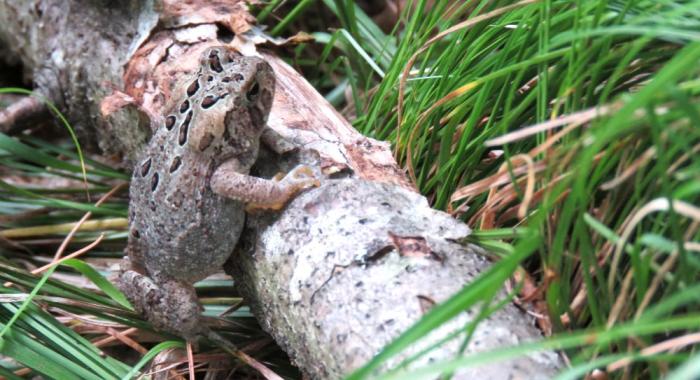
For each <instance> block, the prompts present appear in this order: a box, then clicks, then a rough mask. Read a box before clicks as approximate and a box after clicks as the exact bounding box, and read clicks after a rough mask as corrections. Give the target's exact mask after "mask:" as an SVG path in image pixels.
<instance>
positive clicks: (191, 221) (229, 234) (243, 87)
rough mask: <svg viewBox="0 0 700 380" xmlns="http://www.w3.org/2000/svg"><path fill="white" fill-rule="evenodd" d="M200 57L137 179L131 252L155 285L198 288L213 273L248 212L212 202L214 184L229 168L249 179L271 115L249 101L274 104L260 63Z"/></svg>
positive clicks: (215, 53)
mask: <svg viewBox="0 0 700 380" xmlns="http://www.w3.org/2000/svg"><path fill="white" fill-rule="evenodd" d="M203 57H204V58H203V60H202V65H201V67H200V69H199V71H198V72H197V74H196V75H195V76H194V77H193V78H192V79H191V81H186V82H185V85H184V86H183V88H176V89H175V90H174V91H175V93H174V95H175V97H174V98H176V99H180V100H179V101H178V102H176V103H174V104H172V105H171V106H170V108H169V112H168V113H166V116H165V118H164V119H163V120H162V121H161V122H160V125H158V126H157V129H156V130H155V132H154V136H153V138H152V139H151V142H150V144H149V146H148V148H147V149H146V152H145V154H144V157H143V158H142V160H141V161H140V163H139V165H137V167H136V168H135V170H134V174H133V176H132V183H131V187H130V205H129V214H130V215H129V219H130V226H131V231H130V235H129V247H128V249H129V250H130V257H131V259H132V261H134V264H136V265H138V266H141V267H143V268H145V269H146V271H147V272H148V273H149V274H150V275H151V276H152V277H156V276H159V275H164V276H167V277H170V278H176V279H178V280H181V281H186V282H193V281H197V280H200V279H202V278H204V277H206V276H207V275H209V274H211V273H213V272H215V271H216V270H218V269H219V268H221V265H222V264H223V263H224V261H225V260H226V259H227V258H228V256H229V255H230V253H231V251H232V250H233V248H234V246H235V244H236V242H237V240H238V237H239V235H240V232H241V229H242V226H243V222H244V209H243V208H244V206H243V204H242V203H241V202H239V201H235V200H231V199H227V198H224V197H220V196H218V195H216V194H214V193H213V192H212V190H211V188H210V186H209V181H210V178H211V176H212V173H213V172H214V170H215V169H216V168H217V167H218V166H219V165H220V164H221V163H223V162H224V161H227V160H232V159H233V160H236V161H237V168H240V172H241V173H247V172H248V171H249V169H250V166H251V165H252V164H253V162H254V161H255V159H256V157H257V151H258V140H259V136H260V132H261V130H262V128H263V126H264V123H265V115H264V114H262V112H267V110H260V109H259V107H256V106H255V105H256V104H257V103H259V102H254V101H252V100H251V99H250V98H251V96H265V97H269V98H270V99H268V100H269V101H271V97H272V91H273V88H269V87H270V86H274V82H269V83H272V84H269V83H268V79H269V80H270V81H274V78H273V77H272V72H271V69H270V67H269V66H268V65H267V64H266V63H264V62H263V61H262V60H260V59H257V58H248V57H240V56H236V55H235V54H234V53H232V52H230V51H228V50H225V49H223V48H211V49H209V50H208V52H207V53H205V55H204V56H203ZM251 94H252V95H251ZM268 104H269V102H268ZM268 109H269V108H268Z"/></svg>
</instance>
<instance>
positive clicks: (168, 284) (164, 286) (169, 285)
mask: <svg viewBox="0 0 700 380" xmlns="http://www.w3.org/2000/svg"><path fill="white" fill-rule="evenodd" d="M116 282H117V285H118V286H119V289H120V290H121V291H122V292H123V293H124V294H125V295H126V298H128V299H129V301H130V302H131V304H132V305H133V306H134V308H135V309H136V311H138V312H139V313H141V315H145V316H146V319H148V321H149V322H150V323H151V324H152V325H153V327H154V328H156V329H157V330H161V331H167V332H170V333H172V334H175V335H179V336H182V337H184V338H185V339H187V340H194V339H196V337H197V336H199V335H202V334H206V333H208V329H207V327H205V324H204V323H203V322H202V307H201V306H200V304H199V301H198V300H197V295H196V293H195V291H194V287H193V286H192V285H191V284H186V283H182V282H180V281H176V280H172V279H168V278H163V277H162V276H158V277H157V278H155V279H152V278H150V277H148V276H146V275H144V274H141V273H139V272H137V271H136V270H133V269H131V268H129V269H126V270H123V271H122V272H120V273H119V277H118V278H117V281H116Z"/></svg>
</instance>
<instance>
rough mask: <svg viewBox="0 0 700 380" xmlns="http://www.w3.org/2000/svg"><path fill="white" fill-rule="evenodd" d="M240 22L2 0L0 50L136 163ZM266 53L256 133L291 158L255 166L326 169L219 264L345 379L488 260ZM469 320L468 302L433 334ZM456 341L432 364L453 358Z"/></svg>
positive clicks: (460, 228)
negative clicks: (173, 97) (203, 54)
mask: <svg viewBox="0 0 700 380" xmlns="http://www.w3.org/2000/svg"><path fill="white" fill-rule="evenodd" d="M241 12H243V13H241ZM246 17H247V15H246V14H245V12H244V10H242V8H241V7H240V4H237V2H236V1H212V2H208V3H207V4H200V3H199V2H188V3H182V4H180V3H178V2H176V1H159V2H156V3H155V4H154V3H153V2H150V1H137V0H132V1H121V2H110V1H91V2H85V1H78V0H61V1H59V0H44V1H38V0H36V1H23V2H16V1H10V0H4V1H0V45H1V46H2V51H3V52H5V53H6V54H4V56H5V58H7V59H16V60H19V61H20V62H21V63H22V64H23V66H24V69H25V73H27V74H28V75H30V76H31V78H32V79H33V81H34V83H35V86H36V90H37V91H38V92H39V93H41V94H43V95H44V96H46V97H47V98H49V99H50V100H52V101H53V102H54V103H56V104H57V106H58V107H59V109H61V110H62V111H63V112H64V113H65V114H66V116H67V117H68V119H69V120H70V121H71V122H72V124H73V125H74V127H75V128H76V130H77V132H78V135H79V137H80V139H81V141H82V143H83V144H84V145H86V146H88V147H90V148H92V149H99V150H101V151H102V152H103V153H104V154H106V155H111V156H116V157H119V158H121V162H123V163H124V165H130V164H131V163H132V162H134V160H135V159H137V158H138V156H139V152H140V150H141V148H142V147H143V146H144V143H145V142H146V141H147V139H148V136H149V134H150V130H149V127H148V125H149V124H148V115H155V114H158V113H159V112H161V111H162V107H163V106H164V105H165V104H166V103H167V100H168V97H169V94H170V90H171V85H172V84H173V83H174V82H175V80H173V78H177V77H178V76H179V75H183V73H187V72H189V71H191V70H193V69H194V67H195V65H196V62H197V59H198V55H199V54H198V53H199V52H200V51H201V50H203V49H204V48H206V47H207V46H209V45H213V44H220V43H221V42H220V41H219V40H218V39H219V38H224V39H228V36H230V30H233V31H238V32H240V31H243V30H245V29H246V25H245V20H247V18H246ZM78 20H79V22H78ZM227 29H228V30H227ZM233 43H234V44H236V43H238V44H240V45H239V46H241V47H244V48H245V47H246V46H247V45H245V41H241V40H240V39H234V41H233ZM247 47H248V48H249V47H250V46H247ZM263 54H264V56H265V57H266V58H267V59H268V61H269V62H270V63H271V64H272V65H273V68H274V69H275V72H276V74H277V78H278V87H277V93H276V96H275V103H274V105H273V111H272V115H271V116H270V121H269V126H270V128H271V132H270V133H268V134H267V135H266V136H265V140H266V142H267V143H268V145H270V146H271V147H272V148H273V150H274V151H277V152H288V154H282V155H278V154H276V153H272V151H268V152H265V153H264V154H263V155H262V157H261V159H260V160H259V164H258V167H257V170H258V171H259V173H260V174H267V175H270V174H274V172H275V171H276V170H279V169H285V168H289V167H290V166H291V165H294V164H295V163H296V161H303V162H314V163H315V164H316V166H317V167H318V168H320V169H319V170H320V171H321V172H322V173H323V174H324V176H326V177H327V178H335V179H328V180H326V181H325V182H324V184H323V185H322V186H321V187H320V188H318V189H314V190H312V191H308V192H306V193H304V194H302V195H301V196H300V197H298V198H297V199H295V200H294V201H293V202H292V203H291V204H290V205H289V206H288V207H287V208H286V210H285V211H284V212H282V213H281V214H269V213H268V214H256V215H251V216H250V217H249V226H248V228H247V230H246V231H247V233H246V234H245V236H244V238H243V241H242V244H241V245H240V247H239V249H238V252H237V253H236V255H235V256H233V257H232V260H230V262H229V263H228V266H227V269H228V270H229V272H231V273H233V274H234V276H235V279H236V282H237V283H238V284H239V287H240V289H241V291H242V293H243V294H244V295H245V297H246V298H247V299H248V300H249V301H250V303H251V305H252V307H253V310H254V311H255V313H256V315H257V316H258V318H259V320H260V322H261V324H262V326H263V327H264V328H265V329H266V330H267V331H268V332H269V333H270V334H271V335H272V336H273V337H274V338H275V339H276V340H277V342H279V344H280V345H281V346H282V347H283V348H284V349H285V350H286V351H287V352H288V353H289V354H290V356H291V357H292V359H293V360H294V362H295V363H296V364H297V365H299V367H300V368H301V369H302V371H303V372H305V373H306V374H308V375H309V376H310V377H311V378H338V377H340V376H341V374H344V373H347V372H348V371H350V370H352V369H354V368H357V367H358V366H360V365H362V364H363V363H364V362H366V361H367V360H368V359H369V358H371V356H372V355H373V354H375V353H376V352H378V350H379V349H380V348H381V347H382V346H383V345H385V344H387V343H388V342H390V341H391V340H392V339H393V338H395V337H396V336H398V335H399V334H400V333H401V332H402V331H404V330H405V329H406V328H407V327H409V326H410V325H411V324H412V323H414V322H415V321H417V320H418V319H419V318H420V317H421V316H422V315H423V314H424V313H425V311H426V310H427V309H428V308H429V307H430V306H431V305H432V304H434V303H436V302H440V301H443V300H445V299H447V298H448V297H449V296H450V295H452V294H454V293H455V292H457V291H458V290H459V289H461V288H462V286H463V285H464V284H466V283H468V282H469V281H471V280H473V279H474V278H475V276H477V275H478V274H479V273H480V272H482V271H483V270H484V269H485V268H487V267H488V265H489V263H488V262H487V261H486V260H485V259H484V258H483V256H482V255H481V251H480V249H479V248H478V247H474V246H463V245H460V244H458V243H457V242H456V241H457V240H459V239H461V238H463V237H464V236H466V235H467V234H468V233H469V229H468V228H467V227H466V226H465V225H464V224H462V223H460V222H458V221H455V220H454V219H452V218H450V217H449V216H448V215H446V214H444V213H441V212H438V211H435V210H432V209H430V207H429V206H428V204H427V202H426V200H425V199H424V198H423V197H421V196H420V195H418V194H416V193H415V192H414V190H413V188H412V187H411V186H410V184H409V182H408V181H407V180H406V178H405V176H404V175H403V174H402V171H401V170H400V169H399V168H398V167H397V165H396V163H395V162H394V160H393V158H392V156H391V153H390V151H389V147H388V145H387V144H385V143H382V142H379V141H376V140H372V139H369V138H366V137H363V136H361V135H360V134H359V133H357V132H356V131H355V130H353V129H352V128H351V127H350V125H349V124H348V123H347V122H346V121H345V120H344V119H343V118H342V117H341V116H340V115H339V114H338V113H337V112H336V111H335V110H334V109H333V108H332V107H331V106H330V105H329V104H328V103H327V102H326V101H325V100H324V99H323V98H322V97H321V96H320V95H319V94H318V93H317V92H315V91H314V90H313V89H312V88H311V86H310V85H309V84H308V83H307V82H306V81H305V80H304V79H303V78H301V77H300V76H299V74H297V73H296V72H295V71H294V70H293V69H291V68H290V67H289V66H288V65H286V64H285V63H284V62H283V61H282V60H280V59H279V58H277V57H275V56H274V55H273V54H269V53H263ZM115 89H116V90H119V91H121V93H115V92H114V90H115ZM137 108H139V109H140V110H141V112H139V111H137ZM280 137H281V138H282V139H280ZM471 318H472V315H471V314H470V313H468V312H464V313H462V315H460V316H459V317H458V318H456V319H455V320H454V321H452V322H450V324H449V326H445V327H444V328H442V329H440V330H439V331H436V332H434V333H433V336H431V339H438V338H439V337H440V336H442V335H444V334H445V333H446V332H447V331H448V330H449V328H450V326H452V327H455V326H463V325H464V324H465V323H466V321H468V320H470V319H471ZM474 337H475V338H474V339H472V343H471V344H470V345H469V346H468V347H467V349H466V351H465V352H467V353H469V352H476V351H479V350H484V349H486V348H490V347H496V346H502V345H508V344H515V343H518V342H521V341H524V340H531V339H538V338H539V332H538V331H537V330H536V329H535V328H534V324H533V321H532V319H531V318H529V317H527V316H525V315H524V314H522V313H521V312H520V311H519V310H517V309H516V308H515V307H514V306H512V305H507V306H506V307H505V308H504V309H502V310H501V311H499V312H498V313H496V314H495V315H493V316H492V317H491V318H489V319H487V320H486V321H484V322H483V323H482V324H481V325H480V327H479V329H477V331H476V333H475V336H474ZM458 344H459V343H456V344H455V345H445V346H443V347H442V348H441V349H440V350H436V351H434V352H433V353H432V354H431V356H430V357H429V358H426V360H435V359H440V358H443V359H444V358H449V357H451V356H452V355H454V354H455V352H457V349H458V347H457V346H458ZM414 352H415V351H414ZM397 360H398V359H397ZM561 366H562V364H561V361H560V359H559V358H558V357H557V356H556V355H555V354H553V353H544V354H538V355H530V356H525V357H522V358H520V359H517V360H512V361H510V362H508V363H506V364H504V363H499V364H498V365H492V366H488V367H482V368H477V369H474V370H469V371H465V372H462V373H459V374H458V375H459V377H466V378H469V377H477V376H478V377H479V378H508V377H513V376H518V377H523V378H536V377H543V378H547V377H551V376H552V375H553V374H554V373H555V372H556V370H557V368H560V367H561Z"/></svg>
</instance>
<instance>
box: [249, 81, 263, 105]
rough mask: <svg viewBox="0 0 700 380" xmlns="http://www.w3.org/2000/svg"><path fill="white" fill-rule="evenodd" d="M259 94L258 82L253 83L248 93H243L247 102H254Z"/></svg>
mask: <svg viewBox="0 0 700 380" xmlns="http://www.w3.org/2000/svg"><path fill="white" fill-rule="evenodd" d="M259 93H260V85H258V82H255V83H254V84H253V85H252V86H251V87H250V89H249V90H248V92H246V93H245V97H246V99H248V101H249V102H254V101H255V99H257V98H258V94H259Z"/></svg>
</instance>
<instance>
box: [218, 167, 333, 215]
mask: <svg viewBox="0 0 700 380" xmlns="http://www.w3.org/2000/svg"><path fill="white" fill-rule="evenodd" d="M235 169H236V162H235V161H231V162H225V163H223V164H222V165H221V166H220V167H218V168H217V169H216V171H214V174H213V175H212V177H211V183H210V186H211V189H212V190H213V191H214V192H215V193H217V194H219V195H221V196H224V197H228V198H232V199H237V200H239V201H242V202H245V203H246V204H247V205H246V211H251V210H260V209H268V210H279V209H281V208H282V207H284V205H286V204H287V202H289V200H291V199H292V198H293V197H294V196H295V195H296V194H297V193H298V192H299V191H301V190H303V189H306V188H309V187H315V186H319V185H320V184H321V182H320V181H319V180H318V179H317V178H316V177H314V175H313V170H312V169H311V168H310V167H308V166H305V165H299V166H297V167H295V168H294V169H292V171H290V172H289V173H288V174H287V175H286V176H284V178H282V179H280V178H279V177H280V176H279V175H278V176H275V178H274V179H272V180H269V179H263V178H258V177H253V176H250V175H246V174H241V173H239V172H237V171H236V170H235Z"/></svg>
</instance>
